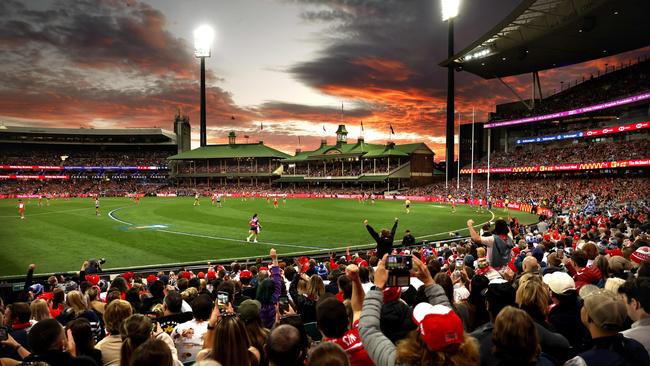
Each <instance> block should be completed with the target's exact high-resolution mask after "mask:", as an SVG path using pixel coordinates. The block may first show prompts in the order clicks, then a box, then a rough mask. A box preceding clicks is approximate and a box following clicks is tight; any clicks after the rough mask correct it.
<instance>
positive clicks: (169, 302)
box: [156, 291, 192, 335]
mask: <svg viewBox="0 0 650 366" xmlns="http://www.w3.org/2000/svg"><path fill="white" fill-rule="evenodd" d="M182 306H183V298H182V297H181V294H180V292H178V291H169V292H167V296H165V299H164V300H163V316H162V317H160V318H157V319H156V322H157V323H158V324H160V327H161V328H162V329H163V331H165V333H167V334H170V335H171V334H172V331H174V328H175V327H176V326H177V325H178V324H182V323H185V322H186V321H188V320H190V319H192V313H189V312H188V313H183V312H181V308H182Z"/></svg>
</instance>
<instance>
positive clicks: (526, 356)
mask: <svg viewBox="0 0 650 366" xmlns="http://www.w3.org/2000/svg"><path fill="white" fill-rule="evenodd" d="M492 342H493V343H494V351H493V355H494V358H493V359H492V360H493V361H494V363H487V364H494V365H537V366H542V365H545V366H552V365H554V363H553V362H552V361H551V360H550V359H549V358H547V357H546V356H545V355H544V354H543V353H542V352H541V347H540V343H539V336H538V334H537V330H536V329H535V322H534V321H533V319H532V318H531V317H530V316H529V315H528V314H527V313H526V312H524V311H522V310H519V309H517V308H514V307H512V306H506V307H505V308H504V309H503V310H501V312H499V315H497V317H496V320H495V322H494V331H493V333H492Z"/></svg>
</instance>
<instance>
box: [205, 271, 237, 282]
mask: <svg viewBox="0 0 650 366" xmlns="http://www.w3.org/2000/svg"><path fill="white" fill-rule="evenodd" d="M215 278H217V272H215V271H208V281H212V280H214V279H215ZM240 278H241V274H240Z"/></svg>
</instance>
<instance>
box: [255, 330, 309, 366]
mask: <svg viewBox="0 0 650 366" xmlns="http://www.w3.org/2000/svg"><path fill="white" fill-rule="evenodd" d="M264 351H265V353H266V356H267V357H268V359H269V366H300V365H302V364H303V361H302V360H303V359H304V357H305V355H304V354H303V352H304V351H303V347H302V345H301V340H300V332H299V331H298V329H297V328H296V327H294V326H292V325H288V324H283V325H280V326H277V327H275V328H273V330H271V333H270V334H269V339H268V341H267V343H266V346H265V347H264Z"/></svg>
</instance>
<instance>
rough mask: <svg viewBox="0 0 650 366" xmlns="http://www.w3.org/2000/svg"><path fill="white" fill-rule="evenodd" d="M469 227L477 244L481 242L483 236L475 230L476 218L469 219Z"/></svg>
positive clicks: (470, 233)
mask: <svg viewBox="0 0 650 366" xmlns="http://www.w3.org/2000/svg"><path fill="white" fill-rule="evenodd" d="M467 229H468V230H469V235H470V236H471V237H472V241H473V242H474V243H476V244H481V236H480V235H478V233H477V232H476V230H474V220H472V219H469V220H467Z"/></svg>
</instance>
